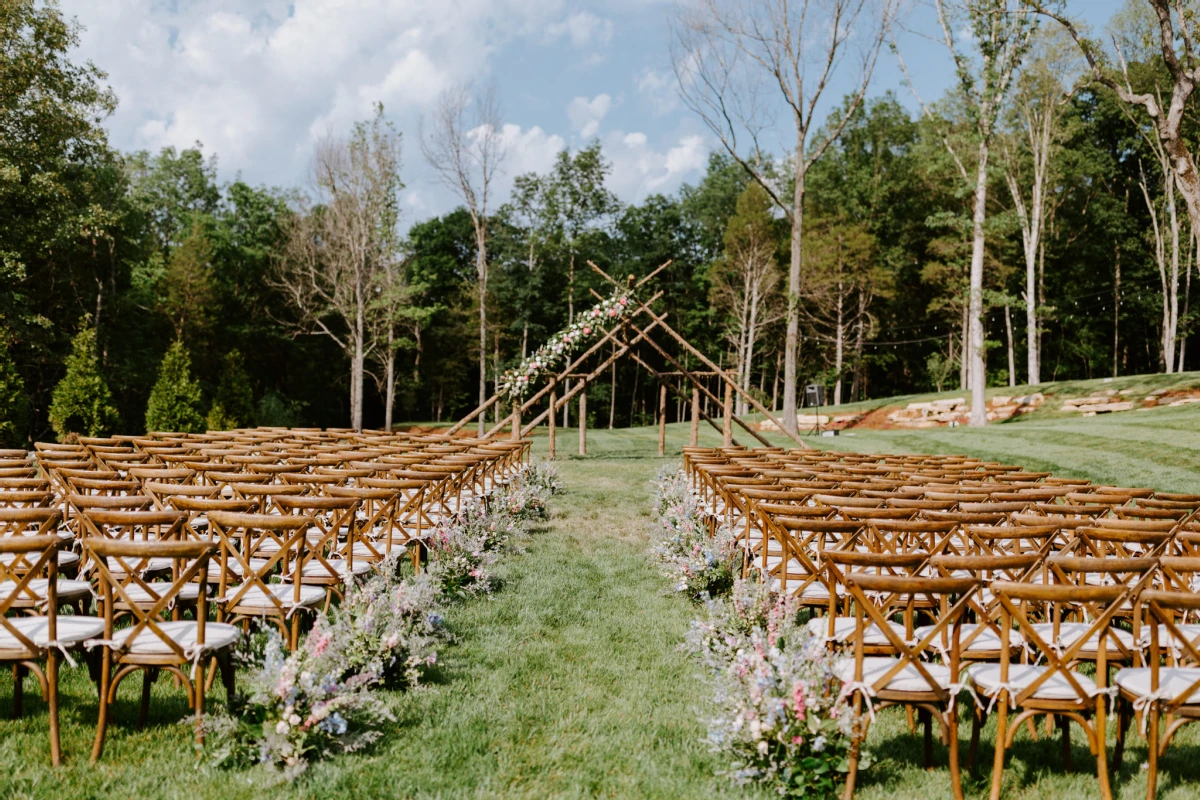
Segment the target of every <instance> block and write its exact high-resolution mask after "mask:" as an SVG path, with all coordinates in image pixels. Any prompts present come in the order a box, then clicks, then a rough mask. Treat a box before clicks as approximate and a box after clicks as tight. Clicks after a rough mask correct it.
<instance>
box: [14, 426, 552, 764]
mask: <svg viewBox="0 0 1200 800" xmlns="http://www.w3.org/2000/svg"><path fill="white" fill-rule="evenodd" d="M528 456H529V442H528V441H511V442H510V441H492V440H471V439H450V438H448V437H439V436H432V437H431V436H408V435H404V434H388V433H384V432H369V431H368V432H355V431H345V430H326V431H320V430H312V429H304V430H295V429H291V430H289V429H254V430H243V431H233V432H221V433H214V434H203V435H185V434H151V435H147V436H144V437H110V438H103V439H100V438H94V439H81V440H80V441H79V442H77V443H72V444H54V443H38V444H37V445H36V447H35V450H34V451H33V452H32V453H27V452H25V451H23V450H16V451H14V450H0V662H4V663H8V664H11V665H12V667H13V674H14V678H15V681H16V684H15V690H14V713H15V714H16V715H20V714H21V713H22V706H23V698H22V679H23V677H24V676H25V675H26V674H28V673H32V674H33V675H34V676H35V677H36V678H37V680H38V682H39V685H40V686H41V689H42V693H43V696H44V697H45V699H46V702H47V705H48V706H49V717H50V739H51V760H52V762H53V763H54V764H55V765H58V764H59V763H60V762H61V748H60V744H59V735H58V674H59V671H60V668H61V665H62V662H63V661H64V660H65V661H67V662H68V663H74V660H75V658H77V657H78V658H82V659H84V660H85V661H86V662H87V664H88V667H89V669H90V671H91V673H92V677H93V679H94V680H95V682H96V684H97V689H98V695H99V709H100V710H99V717H98V724H97V732H96V739H95V742H94V744H93V750H92V759H93V760H96V759H98V758H99V757H100V755H101V753H102V751H103V744H104V739H105V732H106V729H107V725H108V722H109V717H110V714H111V707H112V704H113V702H114V701H115V698H116V694H117V689H118V687H119V685H120V684H121V682H122V681H123V680H124V679H125V678H126V677H128V676H130V675H132V674H135V673H137V672H141V673H142V675H143V687H142V702H141V707H140V713H139V724H141V725H144V724H145V722H146V719H147V716H148V712H149V702H150V688H151V685H152V683H153V682H154V680H155V679H156V677H157V675H158V673H159V672H160V671H166V672H168V673H171V674H173V675H174V676H175V678H176V679H177V680H178V681H179V682H180V684H181V685H183V687H184V688H185V691H186V694H187V700H188V706H189V708H191V709H193V710H194V711H195V712H196V715H197V718H199V716H200V715H201V714H202V713H203V709H204V693H205V689H206V687H208V686H209V685H211V682H212V680H213V678H214V677H215V675H216V674H217V673H219V674H220V675H221V678H222V682H223V683H224V685H225V688H226V690H227V692H229V693H230V694H231V695H232V692H233V691H234V681H235V675H234V667H233V662H232V653H233V649H234V648H235V647H236V645H237V643H238V641H239V639H240V637H241V636H242V635H243V633H244V632H245V631H246V630H248V629H249V627H250V626H251V624H252V623H255V624H273V625H275V626H276V627H277V628H278V629H279V630H280V632H281V633H282V634H283V637H284V640H285V642H287V644H288V646H289V647H292V648H294V647H296V646H298V642H299V634H300V624H301V617H302V616H303V615H304V614H306V613H307V614H309V616H310V617H311V612H313V611H315V610H317V609H319V608H321V607H328V606H329V605H330V604H331V603H333V602H337V600H338V599H340V597H341V596H342V593H343V592H344V589H345V587H346V586H347V585H348V584H349V583H351V582H353V581H355V580H357V579H361V578H362V577H364V576H365V575H366V574H368V573H369V572H370V571H371V570H375V569H379V568H381V567H382V566H383V565H384V564H391V563H392V562H391V561H390V560H389V556H392V555H398V554H399V553H400V552H402V551H407V552H408V553H409V554H410V555H411V556H412V557H413V559H414V563H415V564H417V565H418V566H419V564H420V559H421V557H422V555H423V554H424V553H425V549H424V541H425V537H426V536H427V534H428V533H429V532H430V531H431V529H432V528H434V527H435V526H437V525H438V524H440V523H441V522H442V521H444V520H446V519H448V518H449V517H450V516H452V515H453V514H455V513H457V512H458V511H459V510H461V509H463V508H465V507H466V506H467V505H468V504H470V503H473V502H476V501H477V500H478V499H479V498H481V497H483V496H484V495H485V494H486V493H487V492H489V491H491V490H492V489H493V488H494V487H495V486H497V485H498V484H501V483H504V482H507V481H508V480H511V479H512V477H513V476H514V475H516V474H517V472H518V471H519V470H520V469H521V468H522V467H523V465H524V464H525V462H527V461H528ZM93 600H95V601H96V602H97V603H98V606H99V608H98V615H97V616H92V615H91V614H90V613H89V612H90V609H91V606H92V604H93ZM43 665H44V668H43ZM197 740H198V741H199V742H202V741H203V739H202V729H201V727H200V726H199V725H197Z"/></svg>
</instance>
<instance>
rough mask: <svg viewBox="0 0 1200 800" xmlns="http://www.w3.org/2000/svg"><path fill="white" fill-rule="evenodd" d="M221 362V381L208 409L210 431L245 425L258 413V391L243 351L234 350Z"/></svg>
mask: <svg viewBox="0 0 1200 800" xmlns="http://www.w3.org/2000/svg"><path fill="white" fill-rule="evenodd" d="M221 361H222V363H221V381H220V383H219V384H217V392H216V396H214V397H213V404H212V407H211V408H210V409H209V410H208V419H207V424H208V429H209V430H210V431H227V430H231V429H233V428H241V427H243V426H246V425H249V424H250V420H251V418H253V416H254V392H253V390H252V389H251V387H250V376H249V375H248V374H247V373H246V364H245V361H244V360H243V358H242V354H241V352H240V351H238V350H231V351H229V353H228V354H226V355H225V357H224V358H223V359H222V360H221Z"/></svg>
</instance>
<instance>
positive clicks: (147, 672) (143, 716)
mask: <svg viewBox="0 0 1200 800" xmlns="http://www.w3.org/2000/svg"><path fill="white" fill-rule="evenodd" d="M156 677H158V676H157V675H155V674H154V670H151V669H144V670H142V703H141V705H140V706H139V707H138V730H139V731H140V730H145V728H146V720H147V718H149V716H150V687H151V685H153V683H154V679H155V678H156Z"/></svg>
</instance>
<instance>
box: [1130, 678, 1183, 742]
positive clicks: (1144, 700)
mask: <svg viewBox="0 0 1200 800" xmlns="http://www.w3.org/2000/svg"><path fill="white" fill-rule="evenodd" d="M1174 699H1175V693H1174V692H1168V691H1167V690H1166V689H1165V688H1163V687H1162V686H1160V687H1158V688H1157V689H1155V690H1154V691H1153V692H1151V693H1150V694H1147V695H1142V696H1141V697H1139V698H1138V699H1136V700H1134V701H1133V711H1134V713H1135V714H1138V715H1139V716H1140V717H1141V718H1142V719H1141V721H1140V722H1139V723H1138V730H1139V731H1140V732H1141V734H1142V736H1143V737H1145V735H1146V722H1147V720H1148V719H1149V718H1150V715H1149V714H1148V713H1147V712H1148V711H1149V710H1150V705H1151V704H1152V703H1157V702H1159V701H1160V700H1174Z"/></svg>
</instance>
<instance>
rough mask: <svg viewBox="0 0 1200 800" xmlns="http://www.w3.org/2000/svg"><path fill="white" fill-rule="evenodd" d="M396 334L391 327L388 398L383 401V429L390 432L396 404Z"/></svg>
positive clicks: (389, 329)
mask: <svg viewBox="0 0 1200 800" xmlns="http://www.w3.org/2000/svg"><path fill="white" fill-rule="evenodd" d="M395 343H396V332H395V330H394V329H393V328H392V327H391V326H390V325H389V326H388V332H387V349H388V351H387V356H386V359H387V360H386V370H387V372H386V374H385V376H384V380H385V381H386V382H387V396H386V397H385V398H384V401H383V429H384V430H385V431H390V430H391V429H392V407H393V406H394V405H395V403H396V347H395Z"/></svg>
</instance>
